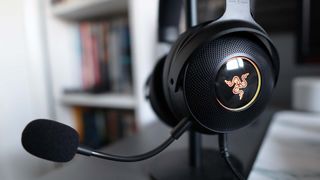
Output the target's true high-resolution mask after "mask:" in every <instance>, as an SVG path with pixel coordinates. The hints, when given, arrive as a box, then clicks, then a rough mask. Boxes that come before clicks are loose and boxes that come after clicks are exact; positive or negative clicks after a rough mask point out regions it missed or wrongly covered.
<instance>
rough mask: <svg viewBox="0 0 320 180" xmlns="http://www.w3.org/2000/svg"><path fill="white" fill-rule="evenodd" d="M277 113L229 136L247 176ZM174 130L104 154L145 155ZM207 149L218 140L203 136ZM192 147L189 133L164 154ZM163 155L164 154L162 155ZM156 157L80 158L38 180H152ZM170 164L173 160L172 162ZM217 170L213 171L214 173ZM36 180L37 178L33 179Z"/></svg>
mask: <svg viewBox="0 0 320 180" xmlns="http://www.w3.org/2000/svg"><path fill="white" fill-rule="evenodd" d="M273 112H274V111H273V110H268V111H266V112H264V113H262V115H261V116H260V117H259V118H258V120H257V122H256V123H254V124H252V125H251V126H249V127H248V128H246V129H242V130H239V131H235V132H234V133H232V134H230V135H229V150H230V153H231V154H233V155H234V156H236V157H237V158H239V160H240V161H241V163H242V164H243V168H244V169H243V170H244V175H245V176H246V177H247V176H248V175H249V173H250V171H251V168H252V165H253V163H254V161H255V158H256V156H257V153H258V150H259V148H260V145H261V143H262V140H263V137H264V136H265V132H266V130H267V127H268V126H269V123H270V121H271V117H272V116H273ZM170 130H171V128H168V127H167V126H164V125H163V124H162V123H160V122H157V123H155V124H153V125H151V126H149V128H147V129H144V130H143V131H142V132H141V133H139V134H137V135H135V136H133V137H130V138H126V139H124V140H122V141H119V142H118V143H116V144H113V145H111V146H109V147H108V148H106V149H102V151H104V152H108V153H117V154H122V155H132V154H137V153H141V152H144V151H146V150H149V149H151V148H152V147H155V146H157V145H158V144H159V143H160V142H162V141H163V140H164V139H165V138H167V137H168V134H169V133H170ZM203 144H204V148H213V149H217V148H218V142H217V137H216V136H212V135H203ZM187 146H188V136H187V134H185V135H184V136H182V137H181V139H180V140H179V141H177V142H175V143H173V144H172V145H171V146H169V148H168V149H166V150H165V151H164V152H163V153H166V152H171V151H175V150H179V149H180V150H181V149H186V148H187ZM160 155H161V154H160ZM155 159H156V157H155V158H152V159H149V160H146V161H143V162H137V163H121V162H112V161H106V160H101V159H97V158H88V157H83V156H77V157H76V158H75V159H74V160H73V161H72V162H70V163H69V164H67V165H65V166H63V167H61V168H58V169H57V170H55V171H53V172H50V173H48V174H47V175H45V176H43V177H41V178H38V179H37V180H57V179H59V180H70V179H75V180H88V179H97V180H104V179H110V180H114V179H118V180H149V179H150V178H149V172H150V171H149V168H150V167H152V165H153V164H154V163H155V162H154V161H155ZM168 161H172V160H171V159H168ZM215 171H216V170H215V169H212V173H214V172H215ZM32 180H34V179H32Z"/></svg>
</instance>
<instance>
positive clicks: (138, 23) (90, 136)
mask: <svg viewBox="0 0 320 180" xmlns="http://www.w3.org/2000/svg"><path fill="white" fill-rule="evenodd" d="M302 2H309V3H310V1H302V0H300V1H298V0H297V1H296V0H281V1H277V0H256V1H254V2H253V10H254V14H255V16H256V20H257V21H258V23H260V24H261V25H262V26H263V27H264V28H265V29H266V30H267V32H269V34H270V35H271V38H272V39H273V41H274V42H275V44H276V46H277V48H278V50H279V53H280V59H281V73H280V79H279V83H278V87H277V89H276V92H275V94H274V97H273V100H272V106H277V107H280V108H283V109H292V108H294V107H295V106H293V100H292V97H293V92H294V86H293V82H294V79H295V78H296V77H304V76H318V75H320V66H319V62H320V61H318V62H317V61H316V58H314V57H315V56H311V55H310V54H308V53H307V55H306V54H303V55H301V53H300V52H301V49H299V43H300V42H304V41H303V39H299V38H301V37H305V35H310V34H311V33H309V31H307V32H302V30H303V27H304V26H302V25H303V24H304V25H306V24H305V21H303V18H301V15H302V13H303V12H302ZM315 4H316V3H315ZM309 5H310V4H309ZM303 7H305V6H303ZM308 7H310V6H308ZM199 9H200V14H199V20H200V21H201V22H202V21H206V20H210V19H215V18H217V17H219V16H220V15H221V13H222V12H223V9H224V0H199ZM157 10H158V0H10V1H1V2H0V63H1V64H0V179H1V180H19V179H32V178H35V177H39V176H42V175H44V174H45V173H47V172H49V171H50V170H52V169H54V168H58V166H57V165H56V164H53V163H49V162H47V161H43V160H40V159H37V158H34V157H32V156H30V155H29V154H27V153H26V152H25V151H24V150H23V149H22V146H21V143H20V138H21V132H22V130H23V128H24V126H25V125H26V124H27V123H28V122H29V121H31V120H33V119H37V118H49V119H56V120H58V121H61V122H63V123H66V124H68V125H71V126H73V127H74V128H76V129H77V130H78V132H79V134H80V137H81V141H82V143H84V144H87V145H88V146H91V147H93V148H100V147H102V146H107V145H108V144H110V143H112V142H115V141H117V140H119V139H121V138H123V137H127V136H131V135H133V134H135V133H137V132H138V131H140V130H141V129H143V128H144V127H145V126H147V125H148V124H149V123H151V122H153V121H154V119H156V118H155V116H154V114H153V112H152V111H151V108H150V107H149V104H148V102H147V101H146V100H145V97H144V93H143V92H144V91H143V87H144V84H145V81H146V78H147V77H148V75H149V74H150V72H151V71H152V68H153V65H154V63H155V62H156V61H157V59H158V58H159V57H160V56H161V55H162V54H163V53H164V52H166V51H167V48H166V47H161V46H159V45H158V44H157V36H156V35H157ZM304 12H306V13H307V14H308V12H309V10H308V9H305V11H304ZM309 14H310V13H309ZM313 21H315V19H312V21H308V22H309V23H310V22H313ZM315 22H316V21H315ZM307 25H308V24H307ZM181 27H183V23H182V25H181ZM307 27H310V24H309V26H306V27H305V29H306V28H307ZM314 28H316V27H314ZM181 29H182V30H181V31H183V28H181ZM301 29H302V30H301ZM307 29H308V28H307ZM303 35H304V36H303ZM308 37H309V36H308ZM310 39H312V38H310V37H309V40H310ZM298 42H299V43H298ZM308 42H309V41H307V42H306V43H308ZM310 44H311V45H310ZM300 45H301V44H300ZM309 45H310V48H312V47H313V46H312V45H314V46H316V45H317V43H316V41H312V42H311V43H309ZM300 48H301V47H300ZM305 52H309V51H307V50H306V51H305ZM310 52H313V51H310ZM300 55H301V56H300ZM308 55H310V56H308ZM310 57H311V60H310ZM308 58H309V60H308ZM303 82H304V81H303ZM306 93H307V92H306Z"/></svg>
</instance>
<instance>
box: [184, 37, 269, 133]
mask: <svg viewBox="0 0 320 180" xmlns="http://www.w3.org/2000/svg"><path fill="white" fill-rule="evenodd" d="M233 55H242V56H245V57H249V58H250V59H252V60H253V61H254V62H255V63H256V64H257V66H258V67H259V69H260V72H261V76H262V84H261V91H260V94H259V96H258V97H257V99H256V102H255V103H254V104H253V105H252V106H251V107H249V108H248V109H246V110H244V111H241V112H232V111H229V110H226V109H224V108H223V107H222V106H221V105H219V103H218V102H217V101H216V94H215V89H214V83H215V75H216V73H217V71H218V70H219V67H220V66H221V65H222V64H223V63H224V62H225V61H226V60H228V59H229V58H231V57H230V56H233ZM227 57H228V58H227ZM188 62H189V63H188V67H187V69H186V71H187V72H186V76H185V80H184V81H185V82H184V88H185V96H186V100H187V103H188V106H189V109H190V111H191V112H192V114H193V116H194V117H195V118H196V119H197V120H198V121H199V123H200V124H202V125H204V126H206V127H208V128H209V129H211V130H213V131H216V132H225V131H231V130H235V129H238V128H241V127H244V126H246V125H248V124H249V123H251V122H252V121H253V120H254V118H255V117H257V115H259V113H261V111H262V110H263V109H264V107H265V105H266V103H267V100H268V99H269V98H270V96H271V91H272V89H273V82H274V77H273V74H272V69H271V63H270V58H269V56H268V55H267V54H266V52H265V50H264V49H263V48H261V47H260V46H259V45H258V43H255V42H254V41H253V40H251V39H250V38H249V37H246V36H242V37H241V36H239V35H237V36H227V37H222V38H220V39H217V40H214V41H210V42H208V43H206V44H204V45H203V46H201V47H200V48H198V49H197V50H196V51H195V52H194V53H193V54H192V55H191V56H190V58H189V60H188Z"/></svg>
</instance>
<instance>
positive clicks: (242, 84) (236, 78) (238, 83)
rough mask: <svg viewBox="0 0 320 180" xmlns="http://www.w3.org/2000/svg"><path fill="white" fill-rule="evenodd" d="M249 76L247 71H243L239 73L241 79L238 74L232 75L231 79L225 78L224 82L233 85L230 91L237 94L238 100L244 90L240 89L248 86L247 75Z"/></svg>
mask: <svg viewBox="0 0 320 180" xmlns="http://www.w3.org/2000/svg"><path fill="white" fill-rule="evenodd" d="M248 76H249V73H245V74H242V75H241V79H240V78H239V76H234V77H233V78H232V81H227V80H225V81H224V82H225V83H226V84H227V85H228V86H229V87H233V86H234V87H233V89H232V93H233V94H239V97H240V100H242V97H243V94H244V91H243V90H242V89H245V88H246V87H247V86H248V82H247V80H246V79H247V77H248ZM241 80H242V81H241Z"/></svg>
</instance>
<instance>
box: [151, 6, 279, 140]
mask: <svg viewBox="0 0 320 180" xmlns="http://www.w3.org/2000/svg"><path fill="white" fill-rule="evenodd" d="M181 3H182V1H181V0H178V1H175V2H172V1H170V0H162V1H160V13H159V14H160V16H159V40H160V41H161V42H163V41H165V42H172V38H170V37H173V35H172V34H173V33H175V32H176V31H174V30H173V29H174V28H176V29H177V24H178V21H179V15H176V16H169V15H170V13H168V12H176V13H177V14H179V12H180V10H179V9H180V8H181ZM165 10H166V11H165ZM169 10H170V11H169ZM170 18H171V19H170ZM278 74H279V58H278V54H277V51H276V49H275V47H274V45H273V43H272V41H271V40H270V38H269V37H268V35H267V33H266V32H265V31H264V29H263V28H262V27H261V26H259V25H258V24H257V23H256V22H255V21H254V19H253V18H252V15H251V11H250V0H226V10H225V13H224V15H223V16H222V17H220V18H219V19H218V20H216V21H208V22H204V23H202V24H199V25H197V26H195V27H192V28H191V29H189V30H187V31H186V32H184V33H183V34H181V35H180V36H179V37H178V39H177V40H176V41H175V42H174V43H173V45H172V47H171V50H170V52H169V53H168V54H167V55H166V56H165V57H163V58H161V59H160V60H159V61H158V63H157V64H156V66H155V68H154V70H153V72H152V74H151V75H150V77H149V80H148V85H149V88H148V89H149V94H148V97H149V99H150V103H151V105H152V108H153V109H154V111H155V112H156V114H157V115H158V116H159V117H160V119H161V120H162V121H164V122H165V123H166V124H168V125H170V126H176V125H177V124H178V123H179V121H180V120H182V119H183V118H184V117H189V119H191V120H192V121H193V123H192V124H193V129H194V130H196V131H198V132H202V133H209V134H212V133H226V132H230V131H233V130H237V129H239V128H242V127H245V126H247V125H249V124H250V123H252V122H253V121H254V120H255V118H256V117H257V116H258V115H259V114H260V113H261V112H262V111H263V109H264V108H265V107H266V105H267V102H268V100H269V99H270V98H271V94H272V90H273V89H274V87H275V85H276V82H277V78H278Z"/></svg>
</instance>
